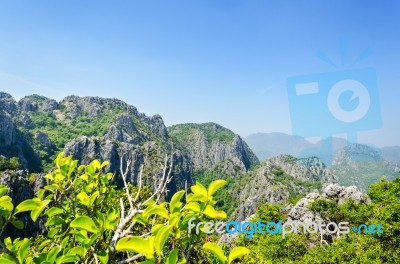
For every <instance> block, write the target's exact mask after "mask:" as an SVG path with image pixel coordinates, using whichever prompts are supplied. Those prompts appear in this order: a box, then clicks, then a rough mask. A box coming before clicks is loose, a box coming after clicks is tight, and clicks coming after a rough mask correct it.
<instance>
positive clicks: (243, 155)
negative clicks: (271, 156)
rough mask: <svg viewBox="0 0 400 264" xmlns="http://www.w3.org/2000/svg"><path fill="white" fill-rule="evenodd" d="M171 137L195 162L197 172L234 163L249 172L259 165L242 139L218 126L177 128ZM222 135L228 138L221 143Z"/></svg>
mask: <svg viewBox="0 0 400 264" xmlns="http://www.w3.org/2000/svg"><path fill="white" fill-rule="evenodd" d="M170 134H171V137H172V138H173V139H174V140H175V142H174V144H176V145H177V147H178V148H180V149H181V150H182V152H183V153H185V155H187V156H188V158H189V159H190V160H191V162H192V167H193V169H194V170H201V169H211V168H212V167H213V166H215V165H216V164H218V163H220V162H222V161H226V160H232V161H233V162H234V163H235V164H236V165H237V166H238V167H240V168H244V170H243V172H245V171H247V170H248V169H250V167H251V166H253V165H256V164H258V163H259V161H258V159H257V157H256V156H255V154H254V153H253V152H252V151H251V149H250V148H249V147H248V146H247V144H246V143H245V142H244V141H243V140H242V139H241V137H240V136H239V135H235V134H234V133H233V132H232V131H230V130H227V129H226V128H223V127H221V126H220V125H218V124H215V123H205V124H182V125H177V126H173V127H171V128H170ZM220 134H223V135H225V137H224V138H223V139H221V138H220Z"/></svg>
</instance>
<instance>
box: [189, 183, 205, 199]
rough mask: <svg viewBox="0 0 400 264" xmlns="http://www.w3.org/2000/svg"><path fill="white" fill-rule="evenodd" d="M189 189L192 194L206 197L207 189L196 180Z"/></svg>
mask: <svg viewBox="0 0 400 264" xmlns="http://www.w3.org/2000/svg"><path fill="white" fill-rule="evenodd" d="M190 189H191V190H192V192H193V193H194V194H199V195H202V196H204V197H207V189H206V188H205V187H204V186H203V185H202V184H201V183H200V182H196V184H195V185H193V186H192V187H190Z"/></svg>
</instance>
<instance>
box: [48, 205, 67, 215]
mask: <svg viewBox="0 0 400 264" xmlns="http://www.w3.org/2000/svg"><path fill="white" fill-rule="evenodd" d="M63 212H64V211H63V210H62V209H60V208H57V207H51V208H49V209H47V210H46V212H45V215H47V216H48V217H53V216H55V215H59V214H62V213H63Z"/></svg>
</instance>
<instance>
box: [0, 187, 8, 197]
mask: <svg viewBox="0 0 400 264" xmlns="http://www.w3.org/2000/svg"><path fill="white" fill-rule="evenodd" d="M7 192H8V187H7V186H4V185H0V197H1V196H3V195H5V194H6V193H7Z"/></svg>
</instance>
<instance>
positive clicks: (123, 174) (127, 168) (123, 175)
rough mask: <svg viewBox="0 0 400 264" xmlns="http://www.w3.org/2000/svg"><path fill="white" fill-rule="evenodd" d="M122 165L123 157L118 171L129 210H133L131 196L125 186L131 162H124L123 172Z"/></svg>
mask: <svg viewBox="0 0 400 264" xmlns="http://www.w3.org/2000/svg"><path fill="white" fill-rule="evenodd" d="M122 164H123V156H122V157H121V162H120V168H119V169H120V171H121V176H122V180H123V181H124V187H125V191H126V195H127V196H128V201H129V206H130V210H133V201H132V196H131V194H130V193H129V189H128V185H127V184H126V176H127V175H128V171H129V166H130V165H131V160H130V159H128V161H127V162H126V169H125V172H124V171H123V169H122Z"/></svg>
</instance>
